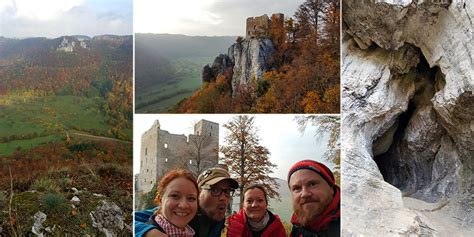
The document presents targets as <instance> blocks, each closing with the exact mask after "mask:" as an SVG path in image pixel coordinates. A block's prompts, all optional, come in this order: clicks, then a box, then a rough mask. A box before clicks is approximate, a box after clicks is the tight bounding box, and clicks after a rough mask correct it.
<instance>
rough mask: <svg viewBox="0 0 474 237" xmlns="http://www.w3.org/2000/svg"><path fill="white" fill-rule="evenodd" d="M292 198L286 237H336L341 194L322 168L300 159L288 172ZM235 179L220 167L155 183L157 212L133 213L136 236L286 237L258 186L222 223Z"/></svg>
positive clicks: (169, 176) (246, 191)
mask: <svg viewBox="0 0 474 237" xmlns="http://www.w3.org/2000/svg"><path fill="white" fill-rule="evenodd" d="M288 186H289V189H290V192H291V196H292V206H293V211H294V213H293V215H292V217H291V222H292V224H293V227H292V230H291V236H296V237H301V236H303V237H306V236H339V235H340V191H339V187H338V186H337V185H336V183H335V179H334V176H333V173H332V172H331V170H330V169H329V168H327V167H326V166H325V165H323V164H321V163H319V162H316V161H313V160H304V161H300V162H297V163H296V164H294V165H293V166H292V167H291V168H290V170H289V172H288ZM238 187H239V184H238V182H237V181H236V180H234V179H232V178H231V177H230V175H229V173H228V172H227V171H226V170H225V169H222V168H210V169H208V170H205V171H204V172H202V173H201V174H200V175H199V177H198V178H197V180H196V178H195V177H194V175H193V174H192V173H190V172H189V171H186V170H182V169H176V170H172V171H170V172H168V173H167V174H165V175H164V176H163V177H162V178H161V179H160V181H159V183H158V189H157V195H156V198H155V203H156V204H157V205H158V208H154V209H150V210H145V211H137V212H135V236H146V237H149V236H157V237H162V236H182V237H187V236H189V237H191V236H200V237H220V236H228V237H236V236H243V237H266V236H276V237H280V236H286V232H285V228H284V226H283V224H282V222H281V220H280V218H279V217H278V215H275V214H273V213H272V212H271V211H270V210H268V196H267V192H266V190H265V187H264V186H263V185H261V184H252V185H249V186H247V187H245V189H244V192H243V195H244V203H243V208H242V210H240V211H239V212H238V213H235V214H233V215H231V216H230V217H228V218H227V221H226V220H225V215H226V212H227V208H228V206H229V203H230V201H231V197H232V196H233V193H234V191H235V190H236V189H237V188H238Z"/></svg>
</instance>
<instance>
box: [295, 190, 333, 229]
mask: <svg viewBox="0 0 474 237" xmlns="http://www.w3.org/2000/svg"><path fill="white" fill-rule="evenodd" d="M335 187H336V188H335V190H336V194H335V195H334V197H333V199H332V201H331V203H329V205H328V207H327V208H326V210H324V211H323V213H322V214H321V215H320V216H318V218H316V220H314V221H313V223H312V224H311V225H310V226H307V227H306V228H308V229H311V230H313V231H316V232H319V231H322V230H325V229H327V228H328V227H329V223H330V222H331V221H332V220H334V219H336V218H339V217H340V216H341V210H340V208H339V201H340V200H341V194H340V191H339V187H338V186H335ZM291 223H293V224H294V225H300V223H299V222H298V219H297V218H296V215H295V213H293V216H291Z"/></svg>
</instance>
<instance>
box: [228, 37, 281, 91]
mask: <svg viewBox="0 0 474 237" xmlns="http://www.w3.org/2000/svg"><path fill="white" fill-rule="evenodd" d="M273 51H274V46H273V42H272V41H271V40H270V39H266V38H246V39H244V40H243V41H242V42H241V43H238V42H237V43H235V44H233V45H232V46H230V48H229V50H228V55H229V57H230V59H231V61H232V62H233V64H234V67H233V72H234V74H233V75H232V91H233V93H235V92H236V91H238V88H239V87H240V86H242V85H246V84H249V82H252V83H255V82H256V81H257V80H260V79H262V76H263V73H264V72H265V71H267V70H269V69H270V68H269V65H268V63H269V61H270V59H271V57H272V55H273Z"/></svg>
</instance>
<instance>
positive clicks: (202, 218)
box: [135, 168, 239, 237]
mask: <svg viewBox="0 0 474 237" xmlns="http://www.w3.org/2000/svg"><path fill="white" fill-rule="evenodd" d="M197 182H198V186H199V197H198V204H199V205H198V206H199V209H198V213H197V215H196V216H195V217H194V218H193V219H192V220H191V222H190V223H189V226H191V228H193V229H194V231H195V233H196V234H195V236H201V237H219V236H221V232H222V230H223V229H224V223H225V219H224V218H225V213H226V211H227V207H228V206H229V203H230V197H232V196H233V195H234V191H235V189H237V188H238V187H239V184H238V183H237V181H235V180H234V179H232V178H230V175H229V173H228V172H227V171H226V170H225V169H222V168H210V169H207V170H205V171H204V172H202V173H201V174H200V175H199V177H198V180H197ZM154 210H155V209H150V210H145V211H137V212H135V236H145V237H150V236H156V237H162V236H167V235H165V234H164V233H162V232H160V231H159V230H158V229H156V227H155V226H154V225H152V224H151V223H149V222H148V221H149V218H150V216H151V215H153V212H154Z"/></svg>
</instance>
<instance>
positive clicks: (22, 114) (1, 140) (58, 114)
mask: <svg viewBox="0 0 474 237" xmlns="http://www.w3.org/2000/svg"><path fill="white" fill-rule="evenodd" d="M104 103H105V102H104V101H103V99H101V98H99V97H95V98H85V97H77V96H24V95H8V96H3V97H2V98H1V100H0V156H6V155H9V154H11V153H13V152H14V151H15V150H16V149H26V150H28V149H31V148H32V147H34V146H37V145H40V144H44V143H48V142H51V141H58V140H65V139H66V136H67V135H66V134H67V132H68V131H69V130H70V129H74V130H77V131H82V132H83V133H88V134H93V135H99V136H100V135H106V134H107V131H108V129H109V128H110V126H109V125H108V124H107V119H108V117H107V116H106V115H105V113H104V112H103V110H102V108H103V105H104Z"/></svg>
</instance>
